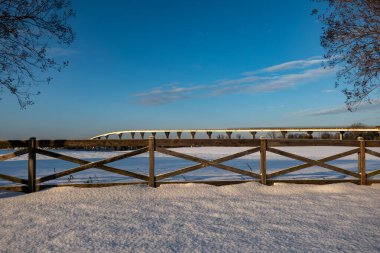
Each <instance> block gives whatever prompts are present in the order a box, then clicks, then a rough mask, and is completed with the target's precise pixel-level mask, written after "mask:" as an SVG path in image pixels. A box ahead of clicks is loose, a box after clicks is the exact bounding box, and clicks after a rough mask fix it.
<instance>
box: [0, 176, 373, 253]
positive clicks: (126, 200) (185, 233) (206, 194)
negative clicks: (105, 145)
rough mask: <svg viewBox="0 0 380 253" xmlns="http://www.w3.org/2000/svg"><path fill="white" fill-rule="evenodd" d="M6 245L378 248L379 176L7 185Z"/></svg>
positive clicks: (47, 248)
mask: <svg viewBox="0 0 380 253" xmlns="http://www.w3.org/2000/svg"><path fill="white" fill-rule="evenodd" d="M0 210H1V212H0V227H1V229H0V249H1V250H0V251H2V252H26V251H27V252H52V251H55V252H95V251H96V252H136V251H137V252H271V251H274V252H278V251H298V252H299V251H301V252H306V251H307V252H316V251H318V252H342V251H346V252H347V251H349V252H376V251H377V252H378V251H380V237H379V234H380V219H378V217H379V215H380V185H373V186H357V185H353V184H335V185H325V186H312V185H291V184H286V185H285V184H276V185H275V186H263V185H259V184H256V183H246V184H240V185H232V186H223V187H216V186H208V185H194V184H187V185H164V186H161V187H159V188H156V189H155V188H149V187H146V186H119V187H109V188H96V189H79V188H70V187H62V188H53V189H50V190H46V191H42V192H37V193H34V194H28V195H19V194H15V195H14V194H9V193H4V192H3V193H0Z"/></svg>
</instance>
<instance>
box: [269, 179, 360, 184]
mask: <svg viewBox="0 0 380 253" xmlns="http://www.w3.org/2000/svg"><path fill="white" fill-rule="evenodd" d="M267 182H268V184H274V183H286V184H317V185H322V184H336V183H354V184H359V179H270V180H267Z"/></svg>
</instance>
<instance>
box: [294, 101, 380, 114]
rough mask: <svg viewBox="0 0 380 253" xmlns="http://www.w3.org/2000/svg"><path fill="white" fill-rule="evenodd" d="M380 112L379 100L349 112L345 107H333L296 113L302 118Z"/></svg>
mask: <svg viewBox="0 0 380 253" xmlns="http://www.w3.org/2000/svg"><path fill="white" fill-rule="evenodd" d="M372 111H373V112H376V111H379V112H380V100H375V101H372V102H371V103H363V104H360V106H359V107H358V108H357V110H356V111H354V112H350V111H348V109H347V107H345V106H341V107H333V108H322V109H317V110H307V111H302V112H298V114H302V115H303V116H326V115H339V114H346V113H355V112H372Z"/></svg>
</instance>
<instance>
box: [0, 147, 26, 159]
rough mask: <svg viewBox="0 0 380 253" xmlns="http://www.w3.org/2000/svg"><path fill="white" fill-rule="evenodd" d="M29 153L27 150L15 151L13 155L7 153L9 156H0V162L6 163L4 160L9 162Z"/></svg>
mask: <svg viewBox="0 0 380 253" xmlns="http://www.w3.org/2000/svg"><path fill="white" fill-rule="evenodd" d="M28 152H29V151H28V149H26V148H25V149H20V150H17V151H15V152H13V153H9V154H5V155H0V161H6V160H9V159H11V158H15V157H18V156H21V155H25V154H27V153H28Z"/></svg>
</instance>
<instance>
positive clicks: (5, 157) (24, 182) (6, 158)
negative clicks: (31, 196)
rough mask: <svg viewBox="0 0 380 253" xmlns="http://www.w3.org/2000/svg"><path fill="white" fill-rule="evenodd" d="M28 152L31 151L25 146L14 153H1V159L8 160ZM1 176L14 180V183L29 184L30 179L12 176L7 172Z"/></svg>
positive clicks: (0, 175) (0, 176)
mask: <svg viewBox="0 0 380 253" xmlns="http://www.w3.org/2000/svg"><path fill="white" fill-rule="evenodd" d="M28 152H29V151H28V149H27V148H24V149H20V150H17V151H15V152H13V153H9V154H5V155H0V161H6V160H9V159H11V158H15V157H18V156H22V155H25V154H27V153H28ZM0 178H1V179H4V180H8V181H11V182H14V183H19V184H25V185H27V184H28V180H25V179H22V178H18V177H12V176H9V175H5V174H0Z"/></svg>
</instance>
